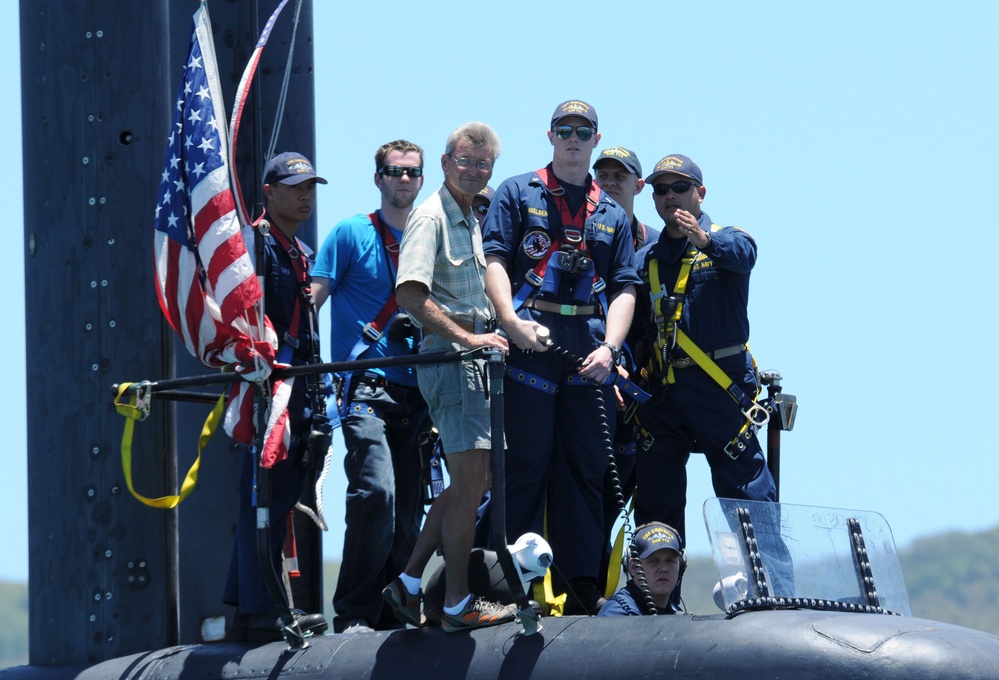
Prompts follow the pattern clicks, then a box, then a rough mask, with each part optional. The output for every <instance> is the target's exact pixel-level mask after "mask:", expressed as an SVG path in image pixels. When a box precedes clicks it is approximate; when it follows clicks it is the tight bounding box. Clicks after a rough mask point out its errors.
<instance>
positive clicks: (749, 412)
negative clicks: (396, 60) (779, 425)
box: [742, 401, 770, 427]
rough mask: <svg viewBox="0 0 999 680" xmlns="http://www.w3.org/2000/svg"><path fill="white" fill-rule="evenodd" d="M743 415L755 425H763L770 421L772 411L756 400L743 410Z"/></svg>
mask: <svg viewBox="0 0 999 680" xmlns="http://www.w3.org/2000/svg"><path fill="white" fill-rule="evenodd" d="M742 415H744V416H746V420H748V421H749V423H750V424H751V425H753V426H754V427H763V426H764V425H766V424H767V423H769V422H770V411H768V410H767V408H766V407H765V406H763V405H762V404H760V403H759V402H755V401H754V402H753V405H752V406H750V407H749V408H747V409H746V410H745V411H743V412H742Z"/></svg>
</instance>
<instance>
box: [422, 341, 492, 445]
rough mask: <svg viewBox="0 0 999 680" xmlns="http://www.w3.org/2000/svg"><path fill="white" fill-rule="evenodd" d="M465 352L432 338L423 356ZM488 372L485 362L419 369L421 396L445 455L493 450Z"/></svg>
mask: <svg viewBox="0 0 999 680" xmlns="http://www.w3.org/2000/svg"><path fill="white" fill-rule="evenodd" d="M461 349H462V347H461V345H459V344H457V343H449V342H447V341H446V340H445V339H444V338H442V337H440V336H439V335H435V334H428V335H426V336H424V338H423V345H422V347H421V348H420V353H421V354H425V353H428V352H446V351H449V350H461ZM487 370H488V368H487V366H486V361H485V359H475V360H472V361H450V362H447V363H443V364H420V365H419V366H417V367H416V377H417V380H418V381H419V384H420V392H421V393H422V394H423V398H424V399H425V400H426V402H427V406H428V407H429V409H430V418H431V419H432V420H433V421H434V424H435V425H436V426H437V430H438V431H439V432H440V435H441V442H442V443H443V445H444V453H445V454H449V453H461V452H462V451H471V450H473V449H487V450H488V449H489V448H490V447H491V445H492V441H491V439H490V436H489V429H490V427H489V426H490V415H489V395H488V393H487V392H486V387H485V383H484V380H483V379H484V378H485V376H486V371H487Z"/></svg>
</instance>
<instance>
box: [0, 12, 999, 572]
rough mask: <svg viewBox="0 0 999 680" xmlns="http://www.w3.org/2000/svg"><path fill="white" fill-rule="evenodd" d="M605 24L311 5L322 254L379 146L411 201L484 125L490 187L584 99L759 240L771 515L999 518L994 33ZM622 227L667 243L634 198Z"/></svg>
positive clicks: (809, 16) (837, 20) (774, 23)
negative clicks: (419, 168)
mask: <svg viewBox="0 0 999 680" xmlns="http://www.w3.org/2000/svg"><path fill="white" fill-rule="evenodd" d="M0 5H3V6H6V7H8V10H9V11H8V12H6V13H5V15H6V16H7V17H8V21H6V22H3V23H2V24H0V55H2V56H3V57H4V63H7V64H8V70H7V72H8V78H9V79H10V80H9V82H8V88H7V91H8V95H9V98H10V105H9V106H8V107H5V108H4V109H2V110H0V120H2V122H3V124H4V129H6V130H8V134H9V135H10V137H11V138H12V144H11V145H10V148H9V150H8V161H7V162H6V163H4V164H2V166H0V178H2V180H3V185H4V186H5V189H6V195H7V196H8V197H9V202H8V205H7V213H8V215H9V218H10V223H11V229H10V241H12V243H10V244H9V247H10V250H11V251H14V250H15V248H14V245H15V244H17V245H21V241H22V227H21V224H22V219H21V205H20V196H21V180H20V169H21V162H20V149H19V148H18V145H17V144H16V142H14V141H13V140H16V138H17V137H18V134H17V131H19V126H20V122H19V120H20V117H19V113H20V111H19V107H18V106H16V105H15V104H14V100H16V99H17V98H18V96H19V85H18V82H17V78H18V73H19V71H18V70H17V69H16V68H15V67H14V65H15V64H17V62H18V58H19V53H18V48H17V45H18V36H17V30H18V26H17V22H16V21H15V20H14V16H16V13H17V10H16V4H15V3H14V2H13V1H12V0H3V1H2V2H0ZM345 5H346V6H345ZM497 8H500V9H497ZM607 8H608V5H607V4H606V3H596V2H590V1H589V0H584V1H581V2H576V3H572V4H571V5H569V4H566V3H557V4H555V3H540V2H530V3H528V2H522V1H520V0H512V1H510V2H507V3H503V4H502V5H497V4H495V3H488V4H487V3H478V2H467V1H466V2H451V1H437V2H434V3H422V4H414V3H411V2H405V3H404V2H396V1H395V0H389V1H387V2H382V3H333V2H329V1H328V0H318V1H317V2H315V19H316V31H315V45H316V90H317V101H316V108H317V119H318V120H319V121H320V123H319V125H318V129H317V151H316V158H315V159H314V160H315V162H316V165H317V168H318V170H319V172H320V173H321V174H322V175H323V176H324V177H326V178H327V179H329V180H330V184H329V185H328V186H326V187H322V188H321V189H320V199H319V200H320V202H319V213H318V214H319V221H320V228H319V236H320V238H322V237H324V236H325V235H326V233H328V231H329V229H330V228H331V227H332V226H333V225H334V224H335V223H336V222H337V221H339V220H340V219H342V218H344V217H346V216H349V215H352V214H355V213H359V212H369V211H370V210H371V209H373V208H374V207H376V205H377V201H378V193H377V190H376V189H375V187H374V184H373V182H372V173H373V161H372V157H373V154H374V151H375V150H376V149H377V147H378V146H379V145H381V144H382V143H383V142H386V141H389V140H391V139H396V138H399V137H404V138H407V139H410V140H412V141H414V142H416V143H418V144H420V145H422V146H423V147H424V149H425V150H426V152H427V162H426V165H427V169H428V172H427V180H426V184H425V186H424V190H423V193H422V194H421V197H420V198H421V199H422V198H425V197H426V196H427V195H429V194H430V192H431V191H433V189H434V188H436V186H437V185H438V184H439V183H440V181H441V179H442V176H441V172H440V164H439V162H438V159H439V157H440V154H441V153H442V151H443V147H444V140H445V138H446V136H447V134H448V133H449V132H450V131H451V130H452V129H453V128H455V127H457V126H458V125H460V124H461V123H463V122H465V121H468V120H474V119H478V120H482V121H485V122H487V123H489V124H490V125H492V126H493V127H494V128H495V129H496V130H497V132H498V133H499V135H500V137H501V139H502V142H503V153H502V155H501V157H500V158H499V160H498V162H497V166H496V171H495V173H494V181H493V184H498V183H499V181H501V180H502V179H503V178H505V177H507V176H510V175H513V174H519V173H522V172H527V171H530V170H533V169H536V168H538V167H540V166H542V165H544V164H545V163H546V162H548V161H549V160H550V159H551V147H550V146H549V144H548V141H547V139H546V137H545V130H546V128H547V123H548V119H549V116H550V114H551V111H552V109H553V108H554V107H555V105H556V104H558V103H559V102H560V101H562V100H565V99H569V98H580V99H584V100H586V101H588V102H589V103H591V104H592V105H594V106H595V107H596V109H597V111H598V113H599V116H600V131H601V133H602V135H603V139H602V140H601V142H600V144H599V146H598V149H603V148H606V147H608V146H616V145H621V146H625V147H627V148H630V149H632V150H634V151H636V152H637V154H638V156H639V158H640V159H641V161H642V164H643V166H644V167H645V169H646V170H648V169H650V168H652V166H653V165H654V164H655V162H656V161H657V160H658V159H659V158H661V157H662V156H665V155H667V154H669V153H684V154H686V155H688V156H690V157H692V158H693V159H694V160H695V161H696V162H697V163H698V164H699V165H700V166H701V168H702V170H703V172H704V180H705V186H706V187H707V189H708V192H707V197H706V199H705V203H704V206H703V207H704V209H705V211H706V212H708V213H709V214H710V215H711V217H712V218H713V219H714V221H715V222H718V223H720V224H735V225H738V226H741V227H743V228H745V229H746V230H748V231H749V232H750V233H752V234H753V235H754V236H755V237H756V240H757V243H758V245H759V259H758V262H757V265H756V269H755V270H754V272H753V278H752V292H751V301H750V318H751V321H752V338H751V345H752V348H753V351H754V354H755V356H756V358H757V360H758V362H759V364H760V367H761V368H762V369H777V370H780V371H781V373H782V374H783V376H784V389H785V390H786V391H787V392H789V393H793V394H795V395H797V397H798V400H799V403H800V412H799V415H798V421H797V424H796V427H795V429H794V431H793V432H790V433H786V434H785V435H784V439H783V451H782V461H783V467H782V489H781V498H782V500H783V501H784V502H787V503H795V504H803V505H821V506H830V507H839V508H859V509H865V510H875V511H878V512H880V513H881V514H883V515H884V516H885V518H886V519H887V520H888V522H889V524H890V525H891V526H892V527H893V529H894V533H895V539H896V542H897V543H898V544H899V545H900V546H902V547H904V546H906V545H908V544H910V543H911V542H912V541H913V540H914V539H917V538H920V537H924V536H928V535H932V534H934V533H938V532H942V531H948V530H967V531H974V530H980V529H984V528H988V527H992V526H994V525H996V524H999V509H996V508H993V507H992V506H991V505H990V503H989V502H988V501H989V500H990V499H991V498H993V497H994V494H995V491H994V489H995V476H996V471H997V469H999V465H997V463H996V461H995V455H996V451H995V445H994V444H993V441H994V439H995V437H994V434H993V431H992V430H991V426H992V424H993V423H994V422H995V418H996V417H995V415H994V409H993V403H994V396H993V395H994V393H995V388H994V386H993V384H992V381H993V380H994V379H995V374H996V370H995V361H994V360H993V359H992V354H993V345H992V342H993V341H994V338H995V332H994V331H995V323H994V321H993V314H994V312H995V309H996V305H995V302H994V296H995V294H996V289H997V281H996V279H997V275H996V267H995V265H990V264H989V257H990V256H989V255H988V253H990V252H996V251H997V250H999V237H997V234H996V228H997V226H999V208H997V205H996V201H995V199H994V197H993V190H994V186H995V185H996V180H997V179H999V172H997V171H996V169H995V162H996V160H995V159H996V156H997V155H999V143H997V134H999V133H997V132H996V108H997V99H996V87H995V78H996V76H995V69H996V66H997V64H999V49H997V48H996V46H995V40H994V36H993V35H991V32H992V30H991V29H992V28H994V27H995V26H996V25H999V5H995V4H993V3H987V2H956V3H948V4H944V5H941V4H940V3H928V2H882V3H869V2H854V1H846V2H838V3H802V2H792V1H790V0H789V1H787V2H754V3H745V2H710V1H709V2H698V3H677V2H665V1H663V2H647V3H633V2H619V3H616V4H615V5H614V9H613V10H608V9H607ZM292 96H294V93H292ZM165 133H166V131H164V134H165ZM157 174H158V173H157ZM150 181H157V178H156V177H151V178H150ZM636 213H637V214H638V215H639V217H640V218H641V219H643V220H644V221H645V222H647V223H649V224H651V225H654V226H658V225H659V224H660V222H659V220H658V218H657V217H656V214H655V211H654V209H653V206H652V198H651V192H650V191H649V190H646V191H645V192H643V193H642V194H640V195H639V196H638V199H637V201H636ZM21 252H22V253H23V247H22V248H21ZM0 277H2V279H0V280H2V281H3V283H4V288H5V290H7V291H9V292H10V294H8V295H4V296H0V313H2V318H7V319H13V320H14V321H12V322H11V325H12V326H14V327H19V326H20V324H18V323H17V321H16V320H17V319H22V318H23V313H24V311H23V289H24V284H23V257H21V256H17V257H14V258H12V261H11V262H10V263H8V266H6V267H5V268H4V269H3V271H2V272H0ZM149 302H150V305H155V304H156V303H155V301H154V300H152V299H150V301H149ZM325 323H326V324H327V328H328V320H327V321H326V322H325ZM0 342H3V343H4V345H3V349H4V351H5V353H6V355H7V356H11V357H15V358H19V357H23V344H24V338H23V336H20V335H18V334H17V333H14V334H12V335H11V336H7V337H4V338H3V339H2V340H0ZM8 380H9V381H10V382H9V383H8V390H9V392H8V393H9V394H10V395H13V396H12V397H8V399H7V402H8V404H9V406H8V408H7V409H5V412H4V413H5V415H4V419H5V424H6V425H7V427H6V428H5V429H6V432H7V456H6V460H7V470H6V474H5V475H3V476H2V478H0V512H3V516H5V517H8V518H11V521H8V522H5V529H4V539H5V540H4V543H5V547H7V548H8V553H7V554H12V555H14V558H13V559H8V560H4V561H3V563H2V564H0V579H6V580H25V579H26V576H27V517H26V514H27V511H26V508H27V501H26V454H25V443H24V441H25V437H24V428H25V421H26V414H25V411H24V405H23V403H22V402H21V400H19V398H18V395H20V394H23V390H24V374H23V370H22V369H21V362H20V361H18V360H15V361H13V362H11V365H10V370H9V371H8ZM334 468H335V470H336V471H337V473H338V474H337V476H336V478H335V479H333V480H331V481H330V483H329V484H328V487H327V492H326V508H327V518H328V519H329V520H330V521H331V531H330V533H329V534H327V538H326V555H327V557H329V558H335V557H338V556H339V554H340V550H341V544H342V542H341V536H342V512H343V510H342V508H343V505H342V496H343V486H344V482H343V479H342V474H341V473H340V471H341V469H342V468H341V460H340V459H338V460H336V461H335V462H334ZM688 474H689V478H690V487H689V489H688V511H687V512H688V516H687V526H688V529H689V530H690V533H691V535H690V536H689V545H690V549H691V551H692V552H694V553H706V552H707V550H708V548H707V544H706V540H705V539H703V538H702V535H703V530H702V529H701V527H702V526H703V523H702V521H701V520H700V506H701V503H702V502H703V500H704V499H705V498H707V497H709V496H711V495H713V494H712V492H711V487H710V478H709V471H708V467H707V464H706V463H705V461H704V459H703V457H698V456H694V457H692V459H691V462H690V463H689V465H688ZM556 559H557V556H556Z"/></svg>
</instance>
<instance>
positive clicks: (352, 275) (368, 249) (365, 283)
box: [312, 211, 416, 386]
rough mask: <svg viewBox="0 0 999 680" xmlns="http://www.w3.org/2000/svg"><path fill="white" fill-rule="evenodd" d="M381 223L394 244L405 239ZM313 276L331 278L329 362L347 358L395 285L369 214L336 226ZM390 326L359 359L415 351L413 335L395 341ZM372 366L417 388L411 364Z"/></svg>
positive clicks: (317, 258) (391, 227)
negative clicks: (389, 329) (389, 334)
mask: <svg viewBox="0 0 999 680" xmlns="http://www.w3.org/2000/svg"><path fill="white" fill-rule="evenodd" d="M379 219H381V211H379ZM381 222H382V226H384V227H387V228H388V229H389V231H391V233H392V235H393V236H394V237H395V239H396V243H399V242H401V241H402V230H401V229H397V228H395V227H394V226H392V225H389V224H387V223H386V222H385V221H384V220H383V219H382V220H381ZM312 275H313V276H318V277H323V278H328V279H329V280H330V284H329V299H328V301H327V304H328V305H329V309H330V318H331V319H332V324H331V331H330V361H346V360H347V359H348V358H350V353H351V351H352V350H353V349H354V347H355V345H356V344H357V342H358V340H360V338H361V334H362V331H363V330H364V327H365V326H366V325H367V324H368V323H370V322H372V321H374V320H375V318H376V317H377V316H378V313H379V312H381V311H382V308H383V307H384V306H385V303H386V301H387V300H388V299H389V296H390V295H391V294H392V291H393V290H394V289H395V278H396V272H395V265H393V264H392V261H391V258H390V257H389V254H388V252H386V250H385V246H384V244H383V243H382V238H381V235H380V234H379V233H378V230H377V229H375V226H374V225H373V224H372V223H371V220H370V219H368V216H367V215H354V216H353V217H349V218H347V219H345V220H343V221H342V222H340V223H338V224H337V225H336V226H335V227H333V230H332V231H331V232H330V233H329V235H327V237H326V239H325V240H324V241H323V244H322V246H321V247H320V248H319V252H318V253H317V255H316V263H315V265H314V266H313V268H312ZM387 326H388V324H386V328H384V329H382V330H383V335H382V338H381V339H380V340H379V341H378V342H376V343H373V344H370V345H369V346H367V347H366V348H365V349H364V350H363V351H362V352H361V354H360V355H359V356H358V357H355V358H357V359H372V358H378V357H391V356H399V355H405V354H411V353H412V351H413V344H414V343H413V340H412V338H408V339H407V340H406V341H405V342H392V341H390V340H389V339H388V334H387V331H388V328H387ZM372 370H375V372H377V373H379V374H381V375H384V376H385V378H386V379H388V380H389V381H391V382H393V383H396V384H399V385H407V386H416V372H415V370H414V369H413V367H412V366H398V367H390V368H385V369H372Z"/></svg>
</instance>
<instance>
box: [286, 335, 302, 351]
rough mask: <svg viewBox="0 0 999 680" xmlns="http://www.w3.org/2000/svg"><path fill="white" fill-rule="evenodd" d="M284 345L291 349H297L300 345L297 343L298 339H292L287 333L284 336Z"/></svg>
mask: <svg viewBox="0 0 999 680" xmlns="http://www.w3.org/2000/svg"><path fill="white" fill-rule="evenodd" d="M284 344H286V345H288V346H289V347H291V348H292V349H298V347H299V345H300V344H301V343H300V342H299V341H298V338H296V337H293V336H292V334H291V333H290V332H288V333H285V334H284Z"/></svg>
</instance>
